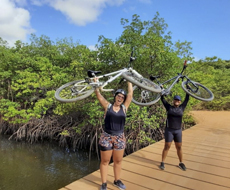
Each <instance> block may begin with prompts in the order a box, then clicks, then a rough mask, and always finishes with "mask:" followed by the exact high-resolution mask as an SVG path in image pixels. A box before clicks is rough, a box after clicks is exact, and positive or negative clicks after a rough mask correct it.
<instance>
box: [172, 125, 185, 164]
mask: <svg viewBox="0 0 230 190" xmlns="http://www.w3.org/2000/svg"><path fill="white" fill-rule="evenodd" d="M174 141H175V147H176V150H177V156H178V158H179V160H180V162H183V154H182V129H179V130H176V131H175V134H174Z"/></svg>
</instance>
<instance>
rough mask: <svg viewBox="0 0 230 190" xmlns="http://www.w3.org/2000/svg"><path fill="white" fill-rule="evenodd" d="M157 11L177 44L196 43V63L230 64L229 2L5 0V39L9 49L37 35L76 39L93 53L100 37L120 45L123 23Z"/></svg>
mask: <svg viewBox="0 0 230 190" xmlns="http://www.w3.org/2000/svg"><path fill="white" fill-rule="evenodd" d="M156 12H159V14H160V17H161V18H164V20H165V23H167V24H168V31H171V33H172V34H171V36H172V42H176V41H178V40H180V41H181V42H183V41H188V42H192V45H191V46H192V48H193V49H192V53H193V57H195V60H199V59H205V58H206V57H213V56H217V57H218V58H220V59H223V60H230V0H0V37H1V38H2V39H3V40H6V41H7V42H8V43H9V45H11V46H12V45H13V44H14V43H15V41H17V40H21V41H22V42H27V43H29V39H30V36H31V34H32V33H34V34H35V35H36V36H38V37H40V36H41V35H45V36H48V37H49V38H50V39H51V40H52V41H54V42H56V41H57V40H59V39H64V38H72V39H73V41H74V42H78V43H80V44H83V45H86V46H88V47H89V48H91V49H92V48H93V47H94V46H95V44H97V42H98V37H99V36H100V35H103V36H104V37H106V38H109V39H112V40H114V41H115V40H116V39H117V38H118V37H119V36H121V34H122V32H123V30H124V29H123V26H122V25H121V22H120V21H121V18H125V19H128V20H129V21H131V20H132V16H133V15H134V14H137V15H139V16H140V19H141V20H142V21H151V20H152V19H153V18H154V16H155V15H156Z"/></svg>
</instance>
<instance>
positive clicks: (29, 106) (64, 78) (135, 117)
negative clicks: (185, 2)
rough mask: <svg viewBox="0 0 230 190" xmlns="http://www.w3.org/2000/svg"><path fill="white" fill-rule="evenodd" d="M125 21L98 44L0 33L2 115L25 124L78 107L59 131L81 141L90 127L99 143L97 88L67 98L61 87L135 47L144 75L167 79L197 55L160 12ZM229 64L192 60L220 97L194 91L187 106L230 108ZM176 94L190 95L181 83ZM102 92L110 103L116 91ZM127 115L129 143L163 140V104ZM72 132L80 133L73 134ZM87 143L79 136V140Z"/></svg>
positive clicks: (194, 75)
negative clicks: (201, 96)
mask: <svg viewBox="0 0 230 190" xmlns="http://www.w3.org/2000/svg"><path fill="white" fill-rule="evenodd" d="M121 25H122V26H123V28H124V30H123V32H122V33H121V35H120V36H119V37H118V38H117V39H116V40H114V41H113V40H111V39H108V38H106V37H105V36H99V38H98V44H96V50H90V49H89V48H88V47H86V46H85V45H82V44H79V43H78V42H73V40H72V39H71V38H69V39H67V38H65V39H60V40H57V41H56V42H53V41H51V40H50V38H49V37H47V36H44V35H42V36H40V37H37V36H36V35H34V34H32V35H31V39H30V40H31V41H30V44H27V43H22V42H21V41H17V42H16V43H15V47H8V46H7V42H6V41H4V40H3V39H2V38H0V114H1V116H2V118H3V119H4V120H5V121H7V122H9V123H13V124H15V125H16V124H19V125H20V124H21V125H22V124H25V123H27V122H29V121H31V120H32V119H34V118H44V117H50V116H63V117H64V116H70V115H71V114H72V113H77V114H76V117H78V118H77V119H78V123H76V122H75V123H74V124H72V123H71V122H70V124H69V123H68V124H66V125H64V124H63V126H65V127H61V130H60V129H58V132H57V133H55V134H59V135H60V136H61V138H67V137H68V138H77V140H76V139H75V140H76V141H74V140H73V143H75V144H76V143H78V142H80V141H79V140H78V137H79V136H82V138H83V137H84V138H86V139H87V138H88V136H87V134H88V135H89V136H90V140H92V142H94V140H93V139H95V138H96V136H95V134H97V132H98V130H99V131H100V130H101V129H102V126H103V116H104V110H103V109H102V107H101V106H100V104H99V102H98V100H97V99H96V97H95V95H94V94H92V96H91V97H89V98H87V99H84V100H81V101H78V102H74V103H61V102H58V101H56V100H55V98H54V93H55V90H56V89H57V88H58V87H59V86H61V85H63V84H65V83H67V82H70V81H74V80H80V79H83V78H85V77H86V73H87V70H89V69H91V70H100V71H102V73H107V72H112V71H115V70H117V69H121V68H123V67H127V66H128V64H129V58H130V54H131V51H132V50H133V49H134V55H133V56H135V57H136V58H137V59H136V60H135V61H134V62H133V63H132V64H133V65H132V66H133V67H134V69H136V70H137V71H138V72H140V73H141V74H143V76H144V77H146V78H148V77H149V75H160V76H161V79H160V80H161V81H164V80H167V79H169V78H171V77H173V76H175V75H176V73H178V72H180V71H181V69H182V66H183V65H182V64H183V61H184V60H185V59H186V60H188V61H190V62H191V61H192V59H193V58H192V57H191V56H192V53H191V42H187V41H185V42H180V41H177V42H175V43H173V42H172V41H171V32H168V29H167V27H168V25H167V24H166V23H165V21H164V19H163V18H160V16H159V13H156V15H155V16H154V18H153V19H152V20H150V21H142V20H141V19H140V17H139V16H138V15H133V17H132V20H131V21H129V20H128V19H124V18H122V19H121ZM229 69H230V62H229V61H223V60H221V59H218V58H216V57H213V58H206V59H205V60H200V61H198V62H195V61H193V62H192V63H190V64H189V65H188V68H187V74H189V77H190V78H191V79H193V80H194V81H197V82H200V83H201V84H203V85H205V86H207V87H208V88H210V89H211V90H212V91H213V92H214V95H215V99H214V101H212V102H208V103H207V102H205V103H204V102H200V101H198V100H196V99H194V98H191V99H190V101H189V105H188V110H189V109H190V108H191V107H195V108H196V109H204V108H205V109H213V110H221V109H226V110H227V109H229V108H230V104H229V102H230V97H229V94H230V89H229V85H228V84H229V82H230V81H229V80H230V79H229V74H230V73H229V72H230V70H229ZM118 81H119V79H117V80H116V81H114V82H113V83H111V84H109V85H108V86H107V87H106V88H114V89H116V88H121V87H122V88H126V84H118ZM175 94H178V95H181V96H182V97H183V96H185V93H184V92H183V90H182V89H181V86H180V83H178V84H177V85H175V87H174V88H173V90H172V94H171V96H168V97H167V98H168V101H170V99H171V98H172V96H173V95H175ZM103 96H104V97H105V98H106V99H107V100H108V101H111V102H112V100H113V96H112V94H111V93H110V94H109V93H106V92H105V93H103ZM128 115H130V117H128V118H127V125H126V127H125V131H126V136H127V145H128V146H129V149H130V150H133V151H134V150H136V149H138V148H141V147H144V146H146V145H148V144H151V143H153V142H154V141H156V140H159V138H160V137H159V136H160V132H159V131H158V129H159V128H161V127H162V126H164V122H165V117H166V115H165V109H164V108H163V107H162V105H161V103H157V104H156V105H153V106H150V107H139V106H137V105H135V104H131V106H130V108H129V110H128ZM70 118H71V116H70ZM184 122H185V123H192V119H191V117H190V116H189V114H186V115H185V117H184ZM60 125H61V124H60ZM73 132H74V134H75V135H76V136H77V137H73V135H72V134H73ZM158 132H159V133H158ZM98 137H99V135H98V136H97V138H98ZM79 138H80V137H79ZM61 140H62V141H64V140H63V139H61ZM86 141H87V140H86ZM88 141H89V140H88ZM92 142H90V143H92ZM95 142H96V141H95ZM84 143H86V142H85V141H84ZM84 143H83V142H82V141H81V146H82V144H84ZM74 146H75V145H74ZM90 146H91V145H90Z"/></svg>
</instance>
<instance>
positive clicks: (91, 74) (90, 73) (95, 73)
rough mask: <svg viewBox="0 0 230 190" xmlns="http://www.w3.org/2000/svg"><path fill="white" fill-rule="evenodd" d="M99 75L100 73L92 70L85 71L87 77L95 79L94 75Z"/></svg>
mask: <svg viewBox="0 0 230 190" xmlns="http://www.w3.org/2000/svg"><path fill="white" fill-rule="evenodd" d="M100 73H101V71H92V70H88V71H87V74H88V76H89V77H95V75H97V74H100Z"/></svg>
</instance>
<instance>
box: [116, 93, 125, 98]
mask: <svg viewBox="0 0 230 190" xmlns="http://www.w3.org/2000/svg"><path fill="white" fill-rule="evenodd" d="M117 97H119V98H121V99H125V97H124V96H121V95H119V94H118V95H117Z"/></svg>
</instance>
